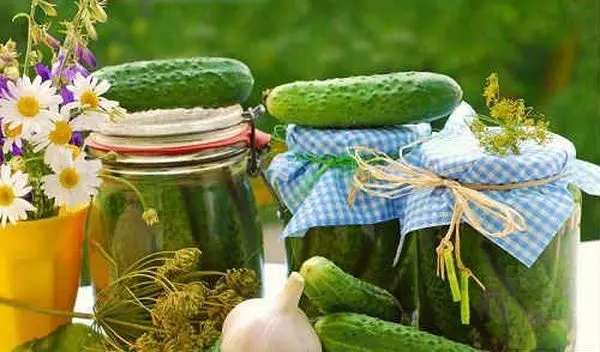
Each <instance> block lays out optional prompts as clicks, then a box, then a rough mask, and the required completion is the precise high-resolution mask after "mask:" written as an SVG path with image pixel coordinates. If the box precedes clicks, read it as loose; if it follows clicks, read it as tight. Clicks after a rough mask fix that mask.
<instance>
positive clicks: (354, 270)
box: [265, 72, 462, 322]
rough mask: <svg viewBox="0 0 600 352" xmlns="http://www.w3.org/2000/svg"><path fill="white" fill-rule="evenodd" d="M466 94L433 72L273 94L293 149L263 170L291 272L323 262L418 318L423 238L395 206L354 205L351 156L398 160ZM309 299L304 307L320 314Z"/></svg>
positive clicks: (366, 201) (361, 199) (292, 87)
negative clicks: (407, 230)
mask: <svg viewBox="0 0 600 352" xmlns="http://www.w3.org/2000/svg"><path fill="white" fill-rule="evenodd" d="M461 98H462V90H461V88H460V87H459V86H458V84H457V83H456V82H455V81H454V80H453V79H452V78H450V77H448V76H445V75H442V74H437V73H430V72H397V73H390V74H382V75H373V76H360V77H347V78H338V79H328V80H323V81H307V82H292V83H288V84H284V85H281V86H278V87H275V88H274V89H272V90H270V91H268V92H267V94H266V97H265V104H266V106H267V109H268V111H269V113H270V114H271V115H273V116H275V117H276V118H278V119H280V120H281V121H282V122H285V123H288V126H287V136H286V144H287V147H288V151H287V152H285V153H283V154H280V155H277V156H276V157H275V158H274V159H273V161H272V162H271V164H270V166H269V168H268V170H267V171H266V178H267V182H268V183H269V184H270V186H271V189H272V191H273V193H274V195H275V197H276V198H277V199H278V201H279V203H280V206H281V208H282V209H281V211H280V213H281V214H283V216H282V220H283V221H284V222H285V224H286V228H285V230H284V233H283V235H284V237H285V247H286V253H287V264H288V269H289V270H290V271H293V270H299V268H300V266H301V264H302V263H303V262H304V261H306V260H307V259H308V258H311V257H313V256H322V257H325V258H327V259H329V260H331V261H332V262H334V263H335V264H336V265H338V266H339V267H340V268H342V269H343V270H344V271H346V272H348V273H351V274H352V275H354V276H355V277H358V278H360V279H363V280H365V281H367V282H370V283H372V284H375V285H378V286H380V287H382V288H384V289H386V290H388V291H390V292H393V293H395V294H396V295H397V297H398V299H399V301H400V303H401V304H402V306H403V308H404V311H405V313H406V314H405V316H403V317H402V319H403V320H404V321H405V322H415V321H416V319H414V317H413V314H412V313H411V312H413V311H414V310H415V309H416V299H415V298H416V291H414V290H412V289H411V288H412V287H416V285H415V284H408V282H413V281H414V280H416V276H415V273H416V267H415V265H416V255H417V253H416V248H415V246H416V242H415V241H413V240H412V239H408V240H407V241H404V242H403V241H402V240H401V234H400V231H401V228H400V223H399V221H398V217H397V214H396V211H395V206H394V201H393V200H383V199H379V198H373V197H368V196H366V197H365V196H364V195H359V196H358V197H357V198H356V199H354V200H351V199H349V194H350V193H351V190H352V178H353V176H354V173H355V171H356V167H357V165H356V164H355V162H354V159H353V158H352V155H351V152H350V151H351V150H352V149H353V148H355V147H363V146H368V147H372V148H376V149H378V150H381V151H382V152H385V153H389V154H397V153H398V151H399V150H400V148H402V147H404V146H405V145H408V144H410V143H413V142H415V141H416V140H418V139H421V138H426V137H428V136H429V135H430V132H431V128H430V125H429V123H427V122H424V121H433V120H439V119H444V118H446V117H447V116H448V115H449V114H450V113H451V112H452V111H453V110H454V109H455V108H456V106H458V104H459V103H460V101H461ZM397 251H401V255H399V256H398V255H397ZM397 256H398V257H400V258H401V260H400V261H399V263H395V259H396V257H397ZM395 264H397V265H395ZM407 288H408V289H407ZM306 301H307V300H306V299H304V303H306V304H305V305H304V308H305V309H306V310H308V311H310V312H314V311H315V309H313V308H314V307H311V306H310V302H306ZM309 314H313V315H314V314H317V313H309Z"/></svg>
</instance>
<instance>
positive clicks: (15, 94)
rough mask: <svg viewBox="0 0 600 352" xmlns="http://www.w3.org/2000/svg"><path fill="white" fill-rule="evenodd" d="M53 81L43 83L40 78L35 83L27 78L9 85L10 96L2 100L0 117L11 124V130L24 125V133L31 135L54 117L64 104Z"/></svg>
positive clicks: (24, 77) (6, 95)
mask: <svg viewBox="0 0 600 352" xmlns="http://www.w3.org/2000/svg"><path fill="white" fill-rule="evenodd" d="M51 84H52V82H51V81H44V82H42V78H41V77H40V76H37V77H35V79H34V80H33V82H31V80H30V79H29V77H27V76H23V78H21V79H19V80H17V83H16V84H15V83H13V82H11V81H9V82H8V84H7V91H8V94H4V97H3V98H0V116H3V117H4V118H5V120H6V122H8V123H10V125H9V126H10V128H15V127H17V126H19V125H22V128H23V133H24V134H25V135H29V134H31V133H35V132H37V131H38V130H39V125H40V123H42V122H43V121H45V120H47V119H49V118H50V116H52V115H53V113H52V112H51V110H57V109H58V105H59V104H60V103H62V98H61V96H60V95H58V94H56V89H55V88H54V87H52V85H51Z"/></svg>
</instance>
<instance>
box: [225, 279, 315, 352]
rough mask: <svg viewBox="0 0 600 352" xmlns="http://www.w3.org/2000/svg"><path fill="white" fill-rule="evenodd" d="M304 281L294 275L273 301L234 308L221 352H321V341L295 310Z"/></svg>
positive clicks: (259, 301) (250, 303) (251, 302)
mask: <svg viewBox="0 0 600 352" xmlns="http://www.w3.org/2000/svg"><path fill="white" fill-rule="evenodd" d="M303 290H304V278H302V276H300V274H298V273H296V272H293V273H292V274H291V275H290V277H289V278H288V280H287V282H286V284H285V287H284V288H283V290H282V291H281V292H280V293H279V295H278V296H277V297H275V298H274V299H266V298H256V299H250V300H247V301H244V302H242V303H240V304H239V305H237V306H236V307H235V308H234V309H233V310H232V311H231V312H230V313H229V315H228V316H227V318H226V319H225V322H224V323H223V335H222V342H221V352H249V351H252V352H321V342H320V341H319V337H318V336H317V334H316V333H315V331H314V330H313V328H312V326H311V325H310V322H309V321H308V318H307V317H306V314H304V312H303V311H302V310H301V309H300V308H298V303H299V301H300V297H301V296H302V291H303Z"/></svg>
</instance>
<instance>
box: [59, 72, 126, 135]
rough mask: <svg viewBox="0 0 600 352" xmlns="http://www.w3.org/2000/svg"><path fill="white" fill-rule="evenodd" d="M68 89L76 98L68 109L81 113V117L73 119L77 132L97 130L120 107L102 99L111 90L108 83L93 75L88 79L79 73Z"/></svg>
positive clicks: (113, 102) (115, 103)
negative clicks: (74, 109)
mask: <svg viewBox="0 0 600 352" xmlns="http://www.w3.org/2000/svg"><path fill="white" fill-rule="evenodd" d="M67 89H68V90H70V91H71V92H73V96H74V98H75V101H74V102H72V103H69V104H68V105H67V106H68V108H69V109H73V108H76V109H78V110H79V111H81V115H80V116H78V117H76V118H75V119H73V127H74V128H76V129H77V130H85V131H93V130H97V129H98V127H99V126H100V125H101V124H102V123H104V122H106V121H108V120H109V118H110V115H109V114H110V112H111V111H112V110H114V109H116V108H117V107H119V103H118V102H116V101H112V100H108V99H106V98H103V97H102V94H104V93H106V92H107V91H108V90H109V89H110V84H109V83H108V81H106V80H103V81H99V80H98V79H97V78H96V77H94V76H93V75H91V76H88V77H87V78H86V77H83V76H82V75H81V74H79V73H78V74H77V76H75V79H74V80H73V84H72V85H69V86H67Z"/></svg>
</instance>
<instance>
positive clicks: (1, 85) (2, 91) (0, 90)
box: [0, 75, 8, 98]
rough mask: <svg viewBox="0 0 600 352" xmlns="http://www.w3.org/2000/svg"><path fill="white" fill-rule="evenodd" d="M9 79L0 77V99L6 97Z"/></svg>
mask: <svg viewBox="0 0 600 352" xmlns="http://www.w3.org/2000/svg"><path fill="white" fill-rule="evenodd" d="M7 85H8V78H6V77H5V76H3V75H0V98H4V97H6V93H7V90H8V87H7Z"/></svg>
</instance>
